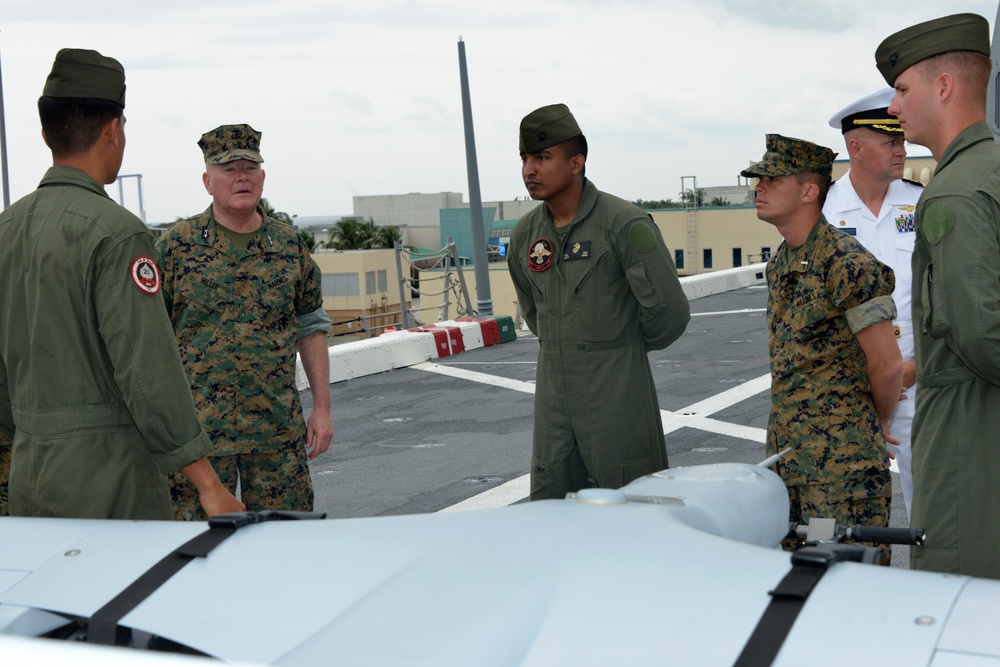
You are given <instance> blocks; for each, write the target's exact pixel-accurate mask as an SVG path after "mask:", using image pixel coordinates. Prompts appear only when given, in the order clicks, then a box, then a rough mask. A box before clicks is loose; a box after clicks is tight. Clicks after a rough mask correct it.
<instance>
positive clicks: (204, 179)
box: [201, 171, 212, 194]
mask: <svg viewBox="0 0 1000 667" xmlns="http://www.w3.org/2000/svg"><path fill="white" fill-rule="evenodd" d="M201 182H202V183H204V184H205V191H206V192H208V194H212V185H211V183H212V179H210V178H209V177H208V172H207V171H206V172H205V173H204V174H202V175H201Z"/></svg>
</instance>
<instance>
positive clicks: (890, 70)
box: [875, 14, 990, 86]
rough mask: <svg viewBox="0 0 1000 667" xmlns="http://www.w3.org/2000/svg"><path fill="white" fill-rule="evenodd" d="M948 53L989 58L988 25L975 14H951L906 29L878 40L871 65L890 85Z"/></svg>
mask: <svg viewBox="0 0 1000 667" xmlns="http://www.w3.org/2000/svg"><path fill="white" fill-rule="evenodd" d="M950 51H975V52H976V53H982V54H983V55H985V56H989V55H990V26H989V23H988V22H987V21H986V19H984V18H983V17H982V16H980V15H978V14H952V15H951V16H945V17H942V18H939V19H934V20H933V21H926V22H924V23H918V24H917V25H914V26H910V27H909V28H905V29H904V30H900V31H899V32H897V33H895V34H892V35H890V36H888V37H886V38H885V39H884V40H882V43H881V44H879V45H878V48H877V49H875V66H876V67H878V71H879V72H881V73H882V77H883V78H884V79H885V82H886V83H888V84H889V85H890V86H892V85H894V84H895V83H896V78H897V77H899V75H900V74H902V73H903V72H905V71H906V70H908V69H909V68H910V67H912V66H913V65H916V64H917V63H918V62H920V61H921V60H927V59H928V58H930V57H932V56H937V55H940V54H942V53H948V52H950Z"/></svg>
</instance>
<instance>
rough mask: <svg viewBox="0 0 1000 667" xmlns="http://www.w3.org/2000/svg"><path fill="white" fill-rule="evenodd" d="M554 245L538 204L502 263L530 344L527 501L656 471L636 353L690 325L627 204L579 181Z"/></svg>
mask: <svg viewBox="0 0 1000 667" xmlns="http://www.w3.org/2000/svg"><path fill="white" fill-rule="evenodd" d="M557 238H558V236H557V233H556V229H555V226H554V224H553V221H552V216H551V214H550V213H549V210H548V206H546V205H542V206H538V207H537V208H535V209H534V210H532V211H531V212H530V213H528V214H527V215H525V216H524V217H523V218H521V220H520V221H518V223H517V225H516V226H515V227H514V230H513V231H512V232H511V239H510V249H509V251H508V258H507V263H508V268H509V270H510V275H511V278H512V279H513V282H514V288H515V290H516V291H517V297H518V302H519V303H520V306H521V312H522V313H523V315H524V318H525V321H526V322H527V323H528V327H529V328H530V329H531V331H532V332H533V333H534V334H536V335H537V336H538V341H539V344H540V349H539V352H538V373H537V380H536V385H535V425H534V437H533V439H532V442H533V445H532V463H531V498H532V500H537V499H541V498H563V497H565V495H566V493H568V492H570V491H577V490H579V489H580V488H585V487H589V486H601V487H606V488H619V487H621V486H623V485H625V484H627V483H628V482H630V481H632V480H633V479H636V478H638V477H641V476H643V475H647V474H650V473H653V472H657V471H660V470H663V469H664V468H666V467H667V453H666V445H665V442H664V438H663V426H662V424H661V421H660V408H659V403H658V401H657V397H656V386H655V385H654V383H653V377H652V373H651V372H650V369H649V360H648V359H647V357H646V353H647V351H649V350H659V349H662V348H664V347H666V346H667V345H669V344H670V343H672V342H673V341H674V340H676V339H677V338H678V337H679V336H680V335H681V334H682V333H683V332H684V329H685V327H686V326H687V323H688V320H689V319H690V312H689V309H688V302H687V298H686V297H685V296H684V292H683V291H682V289H681V286H680V282H679V281H678V280H677V273H676V271H675V269H674V264H673V260H672V259H671V257H670V253H669V251H668V250H667V248H666V246H665V245H664V243H663V239H662V237H661V235H660V232H659V230H658V229H657V228H656V226H655V225H654V224H652V222H651V221H650V219H649V216H648V215H647V214H646V213H645V212H643V211H642V210H641V209H639V208H638V207H636V206H634V205H632V204H630V203H628V202H626V201H623V200H621V199H618V198H617V197H613V196H612V195H609V194H606V193H603V192H600V191H598V189H597V188H596V187H594V185H593V184H592V183H591V182H590V181H589V180H585V181H584V188H583V196H582V198H581V199H580V204H579V207H578V208H577V212H576V217H575V218H574V220H573V222H572V223H571V224H570V225H569V227H568V228H567V231H566V232H565V236H564V237H563V240H562V241H561V242H557V241H556V239H557ZM546 253H550V254H546ZM542 264H544V265H545V268H544V269H542V270H537V269H538V268H539V267H540V266H542ZM532 266H534V267H535V270H533V269H532Z"/></svg>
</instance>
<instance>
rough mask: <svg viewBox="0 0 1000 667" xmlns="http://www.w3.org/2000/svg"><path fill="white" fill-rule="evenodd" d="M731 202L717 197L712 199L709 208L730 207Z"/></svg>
mask: <svg viewBox="0 0 1000 667" xmlns="http://www.w3.org/2000/svg"><path fill="white" fill-rule="evenodd" d="M730 205H731V204H730V203H729V200H728V199H726V198H725V197H715V198H713V199H712V201H711V203H709V206H730Z"/></svg>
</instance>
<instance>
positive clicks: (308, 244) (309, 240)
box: [299, 229, 316, 252]
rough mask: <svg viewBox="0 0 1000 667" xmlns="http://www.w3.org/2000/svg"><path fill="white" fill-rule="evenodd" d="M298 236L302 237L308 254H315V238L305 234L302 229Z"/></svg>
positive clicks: (307, 233)
mask: <svg viewBox="0 0 1000 667" xmlns="http://www.w3.org/2000/svg"><path fill="white" fill-rule="evenodd" d="M299 236H301V237H302V241H303V242H304V243H305V244H306V247H307V248H309V252H316V237H315V236H313V235H312V234H310V233H309V232H307V231H306V230H304V229H303V230H302V231H301V232H299Z"/></svg>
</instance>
